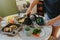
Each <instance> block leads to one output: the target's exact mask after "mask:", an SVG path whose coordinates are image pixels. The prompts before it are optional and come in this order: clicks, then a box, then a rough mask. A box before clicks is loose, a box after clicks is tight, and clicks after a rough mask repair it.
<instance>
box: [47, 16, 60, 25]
mask: <svg viewBox="0 0 60 40" xmlns="http://www.w3.org/2000/svg"><path fill="white" fill-rule="evenodd" d="M58 20H60V15H59V16H57V17H55V18H53V19H51V20H49V21H48V23H47V24H48V25H53V24H54V23H55V22H56V21H58Z"/></svg>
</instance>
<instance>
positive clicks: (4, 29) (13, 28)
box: [2, 24, 20, 32]
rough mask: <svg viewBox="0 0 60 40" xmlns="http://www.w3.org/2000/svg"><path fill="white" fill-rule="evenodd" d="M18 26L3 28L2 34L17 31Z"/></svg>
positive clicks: (11, 25)
mask: <svg viewBox="0 0 60 40" xmlns="http://www.w3.org/2000/svg"><path fill="white" fill-rule="evenodd" d="M19 26H20V25H19V24H8V25H7V26H5V27H4V28H2V31H4V32H12V31H14V30H17V29H18V27H19Z"/></svg>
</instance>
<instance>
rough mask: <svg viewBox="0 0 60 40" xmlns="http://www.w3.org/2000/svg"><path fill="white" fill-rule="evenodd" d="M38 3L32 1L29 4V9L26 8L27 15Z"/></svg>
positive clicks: (36, 0) (35, 0)
mask: <svg viewBox="0 0 60 40" xmlns="http://www.w3.org/2000/svg"><path fill="white" fill-rule="evenodd" d="M38 2H39V0H34V1H33V2H32V3H31V4H30V7H29V8H28V10H27V12H26V13H27V14H28V13H30V12H31V11H32V9H33V7H34V6H35V5H36V4H37V3H38Z"/></svg>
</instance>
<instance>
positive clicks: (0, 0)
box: [0, 0, 18, 16]
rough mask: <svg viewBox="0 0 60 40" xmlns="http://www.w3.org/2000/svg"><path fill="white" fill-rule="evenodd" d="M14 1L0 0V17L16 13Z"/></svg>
mask: <svg viewBox="0 0 60 40" xmlns="http://www.w3.org/2000/svg"><path fill="white" fill-rule="evenodd" d="M17 11H18V9H17V6H16V0H0V16H8V15H12V14H15V13H17Z"/></svg>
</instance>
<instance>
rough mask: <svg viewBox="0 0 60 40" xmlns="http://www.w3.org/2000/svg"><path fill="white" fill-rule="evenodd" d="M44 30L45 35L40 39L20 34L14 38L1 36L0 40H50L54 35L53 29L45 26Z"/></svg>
mask: <svg viewBox="0 0 60 40" xmlns="http://www.w3.org/2000/svg"><path fill="white" fill-rule="evenodd" d="M43 30H44V33H45V35H44V36H43V37H40V38H36V37H31V36H30V37H28V36H25V35H24V33H23V32H20V33H19V35H16V36H14V37H9V36H7V35H3V34H0V40H48V38H49V37H50V35H51V33H52V27H51V26H43Z"/></svg>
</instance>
